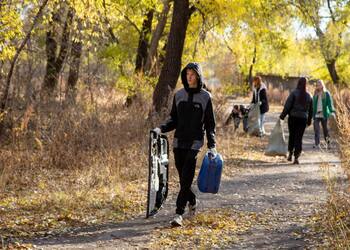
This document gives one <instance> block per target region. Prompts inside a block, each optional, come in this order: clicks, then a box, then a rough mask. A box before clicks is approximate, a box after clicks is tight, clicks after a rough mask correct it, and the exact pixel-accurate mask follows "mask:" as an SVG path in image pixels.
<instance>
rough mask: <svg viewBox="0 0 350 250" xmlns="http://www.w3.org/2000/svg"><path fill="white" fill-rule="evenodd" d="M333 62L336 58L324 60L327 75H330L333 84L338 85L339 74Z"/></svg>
mask: <svg viewBox="0 0 350 250" xmlns="http://www.w3.org/2000/svg"><path fill="white" fill-rule="evenodd" d="M335 63H336V59H332V60H330V61H326V64H327V69H328V72H329V75H330V76H331V78H332V81H333V83H334V84H335V85H338V84H339V82H340V78H339V75H338V73H337V69H336V67H335Z"/></svg>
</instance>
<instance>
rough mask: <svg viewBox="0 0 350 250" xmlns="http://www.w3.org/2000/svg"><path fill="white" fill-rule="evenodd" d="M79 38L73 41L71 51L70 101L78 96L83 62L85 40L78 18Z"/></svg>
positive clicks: (68, 90)
mask: <svg viewBox="0 0 350 250" xmlns="http://www.w3.org/2000/svg"><path fill="white" fill-rule="evenodd" d="M77 22H78V33H79V34H78V38H77V39H75V40H74V41H73V42H72V48H71V52H70V57H71V61H70V68H69V75H68V82H67V92H66V98H67V99H68V101H72V102H75V97H76V85H77V82H78V78H79V70H80V62H81V54H82V51H83V42H82V40H81V39H82V37H81V32H80V31H81V29H82V25H81V21H80V20H78V21H77Z"/></svg>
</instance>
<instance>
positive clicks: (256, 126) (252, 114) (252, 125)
mask: <svg viewBox="0 0 350 250" xmlns="http://www.w3.org/2000/svg"><path fill="white" fill-rule="evenodd" d="M248 134H249V135H256V136H259V135H260V107H259V104H258V103H256V104H253V105H252V107H251V108H250V110H249V113H248Z"/></svg>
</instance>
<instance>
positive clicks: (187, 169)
mask: <svg viewBox="0 0 350 250" xmlns="http://www.w3.org/2000/svg"><path fill="white" fill-rule="evenodd" d="M197 154H198V151H197V150H191V149H180V148H174V156H175V166H176V169H177V172H178V173H179V179H180V192H179V194H178V196H177V200H176V213H177V214H181V215H182V214H184V212H185V207H186V205H187V202H189V203H190V204H191V205H195V204H196V195H195V194H194V193H193V192H192V189H191V185H192V182H193V178H194V173H195V170H196V161H197Z"/></svg>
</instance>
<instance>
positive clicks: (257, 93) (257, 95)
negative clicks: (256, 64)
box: [252, 83, 269, 114]
mask: <svg viewBox="0 0 350 250" xmlns="http://www.w3.org/2000/svg"><path fill="white" fill-rule="evenodd" d="M257 102H261V105H260V113H261V114H265V113H266V112H268V111H269V102H268V100H267V93H266V86H265V85H264V84H263V83H262V84H261V86H260V88H258V89H254V91H253V99H252V103H257Z"/></svg>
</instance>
